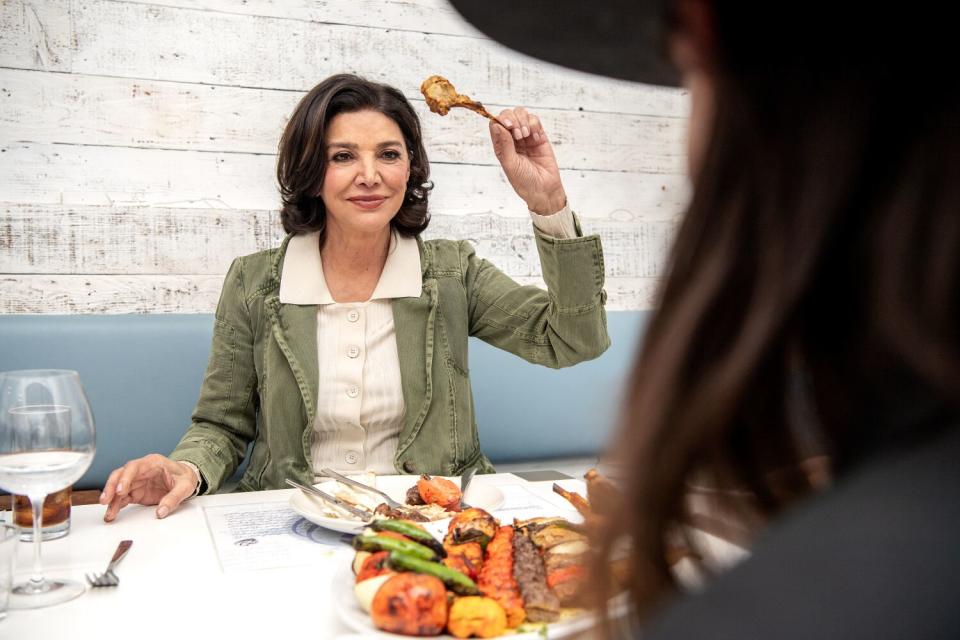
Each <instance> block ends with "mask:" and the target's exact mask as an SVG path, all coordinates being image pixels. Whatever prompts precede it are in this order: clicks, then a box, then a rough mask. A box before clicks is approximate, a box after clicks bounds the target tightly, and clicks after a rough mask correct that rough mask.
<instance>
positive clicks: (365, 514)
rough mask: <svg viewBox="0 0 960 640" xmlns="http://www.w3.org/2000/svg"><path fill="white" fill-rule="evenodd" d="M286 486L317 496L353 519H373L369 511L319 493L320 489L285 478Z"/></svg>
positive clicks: (323, 492)
mask: <svg viewBox="0 0 960 640" xmlns="http://www.w3.org/2000/svg"><path fill="white" fill-rule="evenodd" d="M287 484H288V485H290V486H291V487H296V488H297V489H300V490H301V491H303V492H305V493H309V494H311V495H314V496H317V497H318V498H320V499H322V500H324V501H326V502H329V503H330V504H332V505H335V506H336V507H338V508H340V509H343V510H344V511H346V512H347V513H349V514H350V515H352V516H353V517H354V518H359V519H360V520H362V521H363V522H366V521H367V520H370V519H371V518H372V517H373V514H372V513H370V512H369V511H365V510H363V509H358V508H356V507H355V506H353V505H352V504H350V503H348V502H346V501H345V500H341V499H340V498H336V497H334V496H332V495H330V494H329V493H326V492H325V491H320V489H317V488H316V487H311V486H308V485H305V484H300V483H299V482H295V481H293V480H291V479H290V478H287Z"/></svg>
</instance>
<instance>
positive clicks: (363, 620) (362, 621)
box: [330, 492, 594, 640]
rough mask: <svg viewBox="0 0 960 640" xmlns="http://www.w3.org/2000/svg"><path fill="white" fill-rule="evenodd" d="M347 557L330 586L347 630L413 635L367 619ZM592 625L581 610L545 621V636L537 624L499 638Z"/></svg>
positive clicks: (536, 637) (566, 632) (551, 634)
mask: <svg viewBox="0 0 960 640" xmlns="http://www.w3.org/2000/svg"><path fill="white" fill-rule="evenodd" d="M471 493H472V492H471ZM351 560H352V557H351V558H350V559H344V558H340V559H338V560H337V568H336V571H334V574H333V582H332V583H331V585H330V586H331V590H332V592H333V603H334V609H336V610H337V613H338V614H339V616H340V620H341V621H343V624H345V625H346V626H348V627H349V628H350V630H351V631H354V632H356V633H358V634H363V637H364V638H382V639H383V640H388V639H389V638H393V639H394V640H396V639H397V638H411V637H413V636H404V635H398V634H395V633H387V632H386V631H380V630H379V629H377V628H376V627H374V626H373V620H372V619H371V618H370V614H369V613H367V612H366V611H364V610H363V609H361V608H360V603H359V602H357V598H356V596H354V594H353V587H354V584H355V579H354V575H353V571H351V569H350V561H351ZM593 625H594V617H593V616H592V615H590V614H587V613H584V614H583V615H579V616H577V617H575V618H570V619H569V620H563V621H561V622H554V623H552V624H548V625H547V635H546V636H544V635H543V631H542V630H541V629H542V627H541V626H539V625H537V628H536V629H534V630H532V631H529V632H526V633H517V634H513V635H507V634H504V635H503V636H500V637H502V638H506V639H508V640H543V638H544V637H548V638H550V640H558V639H560V638H572V637H575V635H576V634H578V633H582V632H584V631H586V630H587V629H589V628H591V627H592V626H593ZM531 626H533V625H531ZM433 637H435V638H441V639H445V640H454V638H453V636H450V635H442V636H433Z"/></svg>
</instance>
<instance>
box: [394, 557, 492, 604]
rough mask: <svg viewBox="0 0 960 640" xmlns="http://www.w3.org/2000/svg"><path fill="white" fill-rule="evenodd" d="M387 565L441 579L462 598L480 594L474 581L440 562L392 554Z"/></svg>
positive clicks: (398, 569)
mask: <svg viewBox="0 0 960 640" xmlns="http://www.w3.org/2000/svg"><path fill="white" fill-rule="evenodd" d="M387 564H388V565H389V566H390V568H391V569H395V570H397V571H413V572H416V573H422V574H424V575H430V576H434V577H435V578H439V579H440V580H442V581H443V583H444V585H446V587H447V588H448V589H450V590H451V591H453V592H454V593H457V594H460V595H462V596H473V595H479V594H480V590H479V589H478V588H477V585H476V583H475V582H474V581H473V580H471V579H470V578H468V577H467V576H465V575H463V574H462V573H461V572H459V571H457V570H455V569H451V568H450V567H448V566H446V565H443V564H440V563H439V562H431V561H430V560H424V559H423V558H418V557H417V556H411V555H408V554H405V553H391V554H390V557H389V558H388V559H387Z"/></svg>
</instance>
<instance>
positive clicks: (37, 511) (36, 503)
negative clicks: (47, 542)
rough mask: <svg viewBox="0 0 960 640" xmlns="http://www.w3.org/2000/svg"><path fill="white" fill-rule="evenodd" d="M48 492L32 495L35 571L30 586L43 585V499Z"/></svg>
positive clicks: (39, 586) (38, 586)
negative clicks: (41, 560)
mask: <svg viewBox="0 0 960 640" xmlns="http://www.w3.org/2000/svg"><path fill="white" fill-rule="evenodd" d="M46 497H47V496H46V494H44V495H42V496H34V495H32V496H30V506H31V507H33V573H32V575H31V576H30V586H31V587H33V588H41V587H42V585H43V564H42V563H41V562H40V542H41V540H40V538H41V533H40V530H41V528H42V527H43V501H44V500H45V499H46Z"/></svg>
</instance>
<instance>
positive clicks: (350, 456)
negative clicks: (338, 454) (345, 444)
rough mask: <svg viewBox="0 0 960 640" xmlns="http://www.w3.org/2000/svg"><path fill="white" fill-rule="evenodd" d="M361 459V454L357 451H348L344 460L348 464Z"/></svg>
mask: <svg viewBox="0 0 960 640" xmlns="http://www.w3.org/2000/svg"><path fill="white" fill-rule="evenodd" d="M359 459H360V455H359V454H358V453H357V452H356V451H347V455H345V456H343V460H344V462H346V463H347V464H357V460H359Z"/></svg>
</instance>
